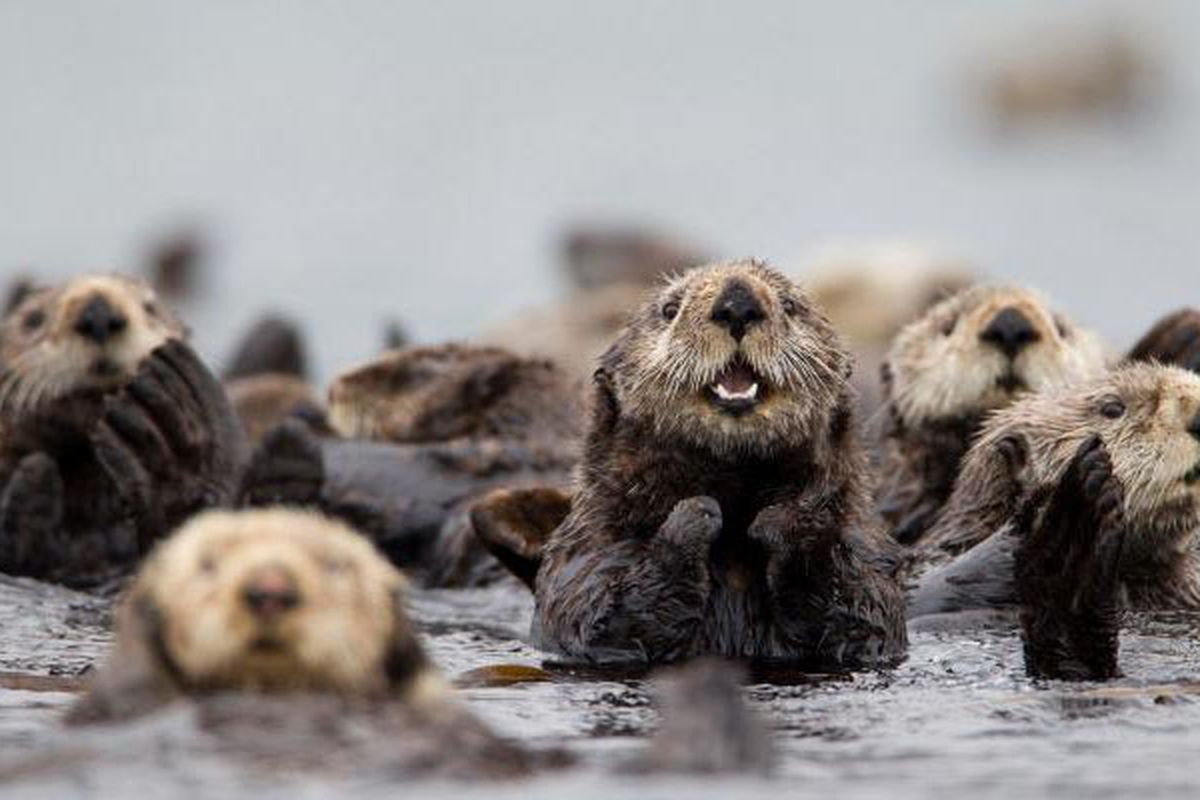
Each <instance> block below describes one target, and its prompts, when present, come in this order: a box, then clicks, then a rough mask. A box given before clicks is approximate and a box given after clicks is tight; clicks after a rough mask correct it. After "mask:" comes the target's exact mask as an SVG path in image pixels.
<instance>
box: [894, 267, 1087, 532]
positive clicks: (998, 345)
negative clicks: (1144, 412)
mask: <svg viewBox="0 0 1200 800" xmlns="http://www.w3.org/2000/svg"><path fill="white" fill-rule="evenodd" d="M1105 368H1106V367H1105V358H1104V353H1103V350H1102V348H1101V346H1100V344H1099V343H1098V341H1097V339H1096V338H1095V337H1094V336H1093V335H1092V334H1091V333H1089V332H1088V331H1086V330H1084V329H1082V328H1080V327H1078V326H1077V325H1075V324H1073V323H1072V322H1070V321H1068V320H1067V319H1066V318H1065V317H1063V316H1062V315H1061V314H1057V313H1055V312H1052V311H1051V310H1049V309H1048V308H1047V306H1046V304H1045V303H1044V302H1043V301H1042V299H1041V298H1039V297H1038V296H1037V295H1036V294H1034V293H1032V292H1030V291H1028V290H1025V289H1020V288H1017V287H1009V286H1001V287H976V288H973V289H968V290H967V291H965V292H961V293H959V294H956V295H954V296H952V297H950V298H947V299H946V300H944V301H943V302H941V303H939V304H938V305H936V306H934V307H933V308H931V309H930V310H929V311H928V312H927V313H926V314H925V315H924V316H922V317H921V318H920V319H918V320H916V321H915V322H913V323H911V324H910V325H908V326H906V327H905V328H904V330H903V331H901V333H900V334H899V335H898V336H897V337H896V341H895V343H894V344H893V346H892V348H891V352H890V354H889V355H888V359H887V361H886V362H885V364H884V367H883V370H882V375H883V385H884V396H885V406H886V409H887V414H888V417H887V422H886V427H885V430H884V441H883V447H882V455H881V462H882V468H881V470H880V474H881V476H882V483H881V486H880V490H879V497H880V509H881V511H882V513H883V516H884V518H885V519H886V520H887V522H888V523H889V525H891V526H892V529H893V533H894V535H895V537H896V538H897V539H898V540H899V541H901V542H903V543H905V544H911V543H913V542H915V541H917V540H919V539H920V538H921V536H922V535H923V534H924V533H925V532H926V530H928V528H929V526H930V525H931V524H932V523H933V521H934V519H935V518H936V516H937V514H938V512H939V511H940V510H941V509H942V507H943V505H944V504H945V502H946V500H947V498H948V497H949V496H950V492H951V490H952V488H953V486H954V479H955V477H956V476H957V475H958V471H959V467H960V464H961V462H962V459H963V457H964V455H965V454H966V452H967V448H968V447H969V446H970V444H971V441H972V439H973V437H974V436H975V434H976V433H977V432H978V430H979V428H980V426H981V424H982V421H983V419H984V417H985V416H986V415H987V414H989V413H990V412H993V411H995V410H997V409H1000V408H1004V407H1005V406H1007V405H1008V404H1010V403H1012V402H1013V401H1014V400H1016V399H1017V398H1018V397H1021V396H1022V395H1024V394H1026V393H1029V392H1036V391H1041V390H1044V389H1048V388H1052V387H1054V386H1056V385H1060V384H1064V383H1069V382H1072V381H1076V380H1079V379H1083V378H1088V377H1093V376H1096V375H1099V374H1101V373H1102V372H1103V371H1104V369H1105Z"/></svg>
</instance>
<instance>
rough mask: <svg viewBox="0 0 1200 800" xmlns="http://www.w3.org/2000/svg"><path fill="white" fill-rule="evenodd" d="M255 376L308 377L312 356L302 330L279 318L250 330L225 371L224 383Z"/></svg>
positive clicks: (270, 316) (270, 318) (269, 318)
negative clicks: (306, 346) (310, 356)
mask: <svg viewBox="0 0 1200 800" xmlns="http://www.w3.org/2000/svg"><path fill="white" fill-rule="evenodd" d="M255 375H292V376H294V377H297V378H305V377H307V376H308V354H307V351H306V349H305V346H304V337H303V335H302V334H301V333H300V328H299V326H297V325H296V323H294V322H292V321H291V320H290V319H288V318H287V317H284V316H280V315H278V314H268V315H266V316H264V317H263V318H262V319H260V320H258V321H257V322H255V323H254V325H252V326H251V327H250V330H249V331H247V333H246V335H245V336H243V337H242V340H241V342H240V343H239V344H238V346H237V347H236V348H235V350H234V354H233V356H232V357H231V358H230V359H229V365H228V366H227V367H226V368H225V375H224V379H225V380H226V381H234V380H237V379H238V378H249V377H253V376H255Z"/></svg>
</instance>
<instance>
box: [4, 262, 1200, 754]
mask: <svg viewBox="0 0 1200 800" xmlns="http://www.w3.org/2000/svg"><path fill="white" fill-rule="evenodd" d="M295 353H296V348H295V343H294V342H293V341H291V340H290V338H289V332H287V331H286V330H285V331H283V332H282V333H281V332H279V331H277V330H274V329H273V328H271V326H267V328H266V329H262V330H260V331H259V333H258V335H257V336H256V337H254V338H253V339H252V340H251V341H250V342H249V343H248V345H247V347H246V348H245V349H244V350H243V352H242V353H241V357H240V358H239V359H238V360H237V362H238V366H237V369H236V370H234V372H235V373H236V374H233V375H228V376H227V378H226V380H225V381H224V382H223V381H222V380H221V379H219V378H217V377H216V376H215V375H214V374H213V372H212V371H211V370H210V369H209V368H208V367H206V366H205V364H204V363H203V362H202V361H201V359H200V358H199V357H198V356H197V355H196V354H195V352H194V351H193V350H192V349H191V347H190V346H189V345H188V344H187V331H186V328H185V327H184V326H183V325H182V324H181V323H180V322H179V320H178V319H177V317H176V316H175V315H173V314H172V312H171V311H170V310H169V309H168V308H166V307H165V306H164V304H163V303H162V302H161V301H160V300H159V299H158V298H157V297H156V295H155V293H154V292H153V291H152V290H151V289H149V288H148V287H147V286H146V285H145V284H143V283H141V282H140V281H137V280H134V279H130V278H120V277H114V276H88V277H81V278H77V279H74V280H70V281H67V282H65V283H63V284H62V285H60V286H57V287H53V288H48V289H38V290H32V291H30V292H28V293H26V294H25V295H24V296H22V297H20V298H19V299H18V300H17V301H15V302H14V303H13V305H12V306H11V308H10V309H9V310H8V311H7V312H6V314H5V316H4V319H3V321H2V323H0V362H2V363H0V367H2V374H0V465H2V466H0V469H2V472H3V475H2V479H3V489H2V490H0V572H4V573H8V574H10V575H18V576H29V577H33V578H37V579H41V580H46V581H53V582H58V583H62V584H66V585H69V586H72V587H75V588H80V589H84V590H89V591H94V592H98V593H104V594H107V595H111V594H113V593H119V594H118V599H117V601H116V602H117V615H116V618H117V643H116V645H115V649H114V651H113V653H112V656H111V658H110V660H109V662H108V663H107V664H106V665H105V666H103V667H102V668H101V669H100V670H99V672H98V674H97V675H96V677H95V679H94V680H93V682H92V685H91V688H90V690H89V691H88V692H87V693H86V695H85V696H84V697H83V698H82V699H81V700H80V701H79V703H78V704H77V705H76V707H75V708H74V709H73V711H72V712H71V715H70V718H71V719H72V720H74V721H77V722H89V723H98V722H106V723H115V722H120V721H122V720H127V719H129V718H131V717H135V716H139V715H142V714H146V713H148V712H150V711H152V710H154V709H157V708H159V707H161V706H163V705H164V704H167V703H170V702H173V701H175V700H179V699H181V698H202V697H212V696H217V695H225V694H227V693H236V694H239V695H245V696H247V697H249V696H253V697H256V698H260V699H262V698H267V699H268V700H269V698H273V697H278V696H281V695H284V696H289V697H294V696H297V695H305V696H318V695H319V696H322V697H333V698H339V701H344V702H347V703H350V704H351V705H353V706H356V707H360V708H370V709H374V710H375V711H374V712H373V713H381V712H378V709H380V708H385V707H386V708H388V709H391V711H389V712H387V715H385V716H387V718H388V720H390V722H389V723H388V724H390V725H392V726H393V729H394V730H396V731H399V730H401V729H403V730H405V731H408V732H410V733H411V731H412V730H414V729H421V730H427V731H437V732H440V733H438V734H437V735H436V736H433V737H432V739H433V740H434V741H439V742H442V744H443V745H444V744H445V743H446V742H450V741H453V742H455V743H456V744H455V746H453V747H449V748H446V747H441V749H440V750H439V752H449V751H454V757H456V758H457V757H461V756H462V755H463V754H464V753H465V754H471V753H474V754H479V753H487V754H488V755H489V757H490V758H491V760H492V762H493V763H499V762H502V763H505V764H508V765H509V767H511V768H512V769H520V768H523V767H524V766H527V760H523V758H524V757H523V756H520V755H518V751H516V750H513V751H512V752H510V751H509V750H508V749H505V748H506V747H507V746H506V745H505V744H504V743H503V742H501V741H500V740H498V739H496V738H495V737H494V736H492V735H491V734H490V733H489V732H488V731H487V729H486V728H485V727H484V726H483V725H482V724H481V723H479V722H477V721H475V720H474V719H473V718H471V717H470V715H469V714H467V713H466V712H465V711H463V710H462V709H461V708H459V707H458V706H456V705H454V704H453V703H451V702H449V701H448V699H447V692H446V691H445V690H444V684H443V683H442V682H441V680H440V678H438V676H437V673H436V672H435V670H434V669H433V667H432V665H431V664H430V662H429V661H428V659H427V658H426V656H425V655H424V653H423V651H422V648H421V646H420V644H419V642H418V639H417V637H416V633H417V631H416V629H415V627H414V625H413V623H412V622H411V621H410V620H409V617H408V616H407V614H406V612H405V609H404V586H405V579H404V578H402V577H401V572H403V573H404V574H405V575H407V577H408V578H409V579H411V580H415V581H418V582H421V583H423V584H426V585H431V586H442V587H456V586H457V587H462V586H477V585H481V584H485V583H497V582H508V583H510V584H511V585H512V587H513V591H525V589H524V588H522V584H523V585H524V586H527V587H528V588H529V590H531V591H532V592H533V594H534V598H535V609H534V616H533V626H532V631H531V640H532V642H533V643H534V644H535V645H536V646H537V647H539V648H540V649H542V650H543V651H545V652H547V653H550V654H553V655H554V656H555V657H556V658H559V659H566V660H569V661H582V662H589V663H596V664H607V663H628V662H636V663H640V664H652V665H656V664H665V663H671V662H681V661H686V660H691V659H696V658H698V657H704V656H717V657H722V658H729V659H745V660H756V661H760V660H761V661H769V662H771V663H773V664H776V665H783V666H785V667H786V668H789V669H795V670H830V669H836V670H846V669H856V668H863V667H869V666H875V665H881V664H888V663H894V662H895V661H897V660H898V659H901V658H902V657H903V656H904V653H905V649H906V646H907V635H906V625H907V623H908V622H909V621H910V620H911V619H912V618H915V617H917V616H924V615H929V614H940V613H955V612H965V611H970V610H973V609H990V610H995V609H1011V610H1013V611H1016V612H1019V619H1020V627H1021V631H1022V636H1023V640H1024V643H1025V660H1026V668H1027V669H1028V671H1029V672H1030V674H1031V675H1034V676H1038V677H1051V678H1068V679H1107V678H1111V677H1114V676H1116V675H1117V674H1118V670H1119V665H1118V638H1119V637H1118V634H1119V629H1120V625H1121V614H1122V611H1123V610H1124V609H1126V608H1130V607H1132V608H1172V607H1184V608H1190V607H1196V606H1197V605H1200V565H1197V564H1196V563H1195V555H1194V553H1195V549H1196V546H1197V542H1196V534H1197V532H1198V531H1200V376H1198V375H1197V374H1196V373H1195V372H1193V371H1191V370H1200V314H1198V313H1196V312H1180V313H1177V314H1174V315H1172V316H1170V317H1168V318H1166V319H1164V320H1163V321H1162V322H1161V323H1159V324H1158V325H1156V326H1155V328H1154V329H1153V330H1151V331H1150V332H1149V333H1148V334H1147V335H1146V337H1145V338H1144V339H1143V340H1142V341H1141V342H1139V343H1138V345H1137V346H1136V347H1134V348H1133V350H1132V351H1131V352H1130V353H1129V354H1128V355H1127V356H1126V357H1124V358H1123V359H1119V360H1117V359H1113V358H1111V357H1110V356H1109V355H1108V354H1107V353H1106V351H1105V350H1104V348H1103V347H1102V346H1101V345H1100V343H1099V341H1098V340H1097V338H1096V337H1095V336H1094V335H1092V334H1091V333H1089V332H1088V331H1086V330H1084V329H1082V328H1080V327H1078V326H1077V325H1075V324H1074V323H1073V322H1071V321H1070V320H1068V319H1067V318H1065V317H1064V316H1063V315H1061V314H1060V313H1057V312H1054V311H1052V310H1051V309H1049V308H1048V307H1047V305H1046V304H1045V302H1044V301H1043V300H1042V299H1041V298H1039V297H1038V296H1037V295H1036V294H1034V293H1032V292H1030V291H1027V290H1024V289H1020V288H1014V287H975V288H967V289H963V290H961V291H958V292H956V293H954V294H952V295H950V296H949V297H946V298H945V299H943V300H941V301H939V302H936V303H935V304H933V305H932V306H930V307H928V308H927V309H926V310H925V311H924V312H923V314H921V316H920V317H919V318H918V319H916V320H915V321H913V322H911V323H910V324H908V325H907V326H905V327H904V328H903V330H902V331H901V332H900V333H899V335H898V336H897V337H896V338H895V340H894V343H893V344H892V346H891V348H890V350H889V351H888V354H887V356H886V358H885V359H884V363H883V366H882V370H881V372H882V376H883V381H882V388H883V391H882V400H881V409H880V412H879V413H880V415H881V417H882V418H883V419H884V420H885V424H884V425H883V426H882V427H883V431H882V436H881V438H880V439H879V441H874V442H871V441H867V439H868V437H867V436H866V435H865V434H864V433H863V432H862V431H860V425H859V421H858V419H857V417H858V416H859V414H860V404H859V401H858V398H857V392H856V389H855V388H854V384H853V383H852V380H851V379H852V376H853V370H854V358H853V357H852V355H851V353H850V352H849V350H848V348H847V346H846V345H845V344H844V343H843V341H842V339H841V338H840V337H839V334H838V332H837V331H836V330H835V329H834V327H833V325H832V324H831V323H830V322H829V320H828V319H827V318H826V317H825V316H824V314H823V312H822V310H821V309H820V308H818V307H817V305H816V303H815V302H814V301H813V299H812V298H811V297H810V296H809V295H808V294H806V293H805V291H804V290H802V289H801V288H800V286H798V285H797V284H796V283H794V282H793V281H792V280H790V279H789V278H787V277H786V276H785V275H783V274H782V273H780V272H778V271H776V270H774V269H772V268H771V267H769V266H767V265H766V264H764V263H762V262H759V261H753V260H744V261H735V262H728V263H722V264H716V265H710V266H698V267H695V268H692V269H688V270H686V271H684V272H682V273H681V274H679V275H678V276H677V277H675V278H673V279H670V280H669V281H668V282H667V283H666V284H665V285H663V286H662V287H661V288H660V289H659V290H658V291H657V293H656V294H655V296H654V297H653V298H652V299H650V300H648V301H647V302H644V303H643V304H642V305H640V306H639V307H636V308H634V309H631V310H630V314H629V317H628V320H627V322H626V323H625V324H624V327H623V328H622V329H621V330H620V332H619V334H618V335H617V336H616V339H615V341H613V342H612V343H611V346H610V347H608V349H607V350H606V351H605V352H604V354H603V355H602V356H601V357H600V358H599V360H598V362H597V363H596V364H595V369H594V373H593V375H592V379H591V381H590V389H589V390H587V391H586V392H585V391H582V390H581V389H580V388H579V387H578V386H577V384H576V382H575V381H574V380H573V379H572V378H571V377H570V375H571V374H572V373H573V372H577V371H578V369H579V365H570V366H569V368H566V369H564V368H563V367H561V366H559V365H557V364H555V363H553V362H551V361H549V360H543V359H536V358H529V357H524V356H519V355H516V354H514V353H512V352H510V351H508V350H505V349H502V348H499V347H489V346H467V345H443V346H436V347H416V348H408V349H400V350H395V351H392V352H389V353H387V354H385V355H384V356H383V357H381V358H379V359H378V360H376V361H374V362H372V363H370V364H368V365H366V366H363V367H360V368H358V369H355V370H352V371H350V372H348V373H346V374H344V375H343V376H341V377H340V378H338V379H337V380H336V381H335V382H334V384H333V385H332V387H331V389H330V391H329V396H328V403H327V404H325V403H322V402H321V401H320V400H319V399H318V398H317V396H316V394H315V393H314V392H313V391H312V390H311V389H310V388H309V386H308V384H307V383H306V381H305V379H304V377H303V375H302V374H301V373H302V371H303V370H302V366H301V365H298V363H297V361H298V359H297V358H296V355H295ZM397 568H399V569H397ZM266 701H267V700H264V702H266ZM389 715H390V716H389ZM397 715H399V716H397ZM397 720H402V721H397ZM497 754H500V755H497ZM424 756H425V757H428V753H425V754H424ZM446 757H448V758H449V757H451V756H449V755H447V756H446Z"/></svg>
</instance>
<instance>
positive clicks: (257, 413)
mask: <svg viewBox="0 0 1200 800" xmlns="http://www.w3.org/2000/svg"><path fill="white" fill-rule="evenodd" d="M225 392H226V394H228V395H229V402H230V403H232V404H233V408H234V410H235V411H236V412H237V415H238V419H240V420H241V421H242V427H243V428H245V430H246V436H247V438H248V439H249V441H250V444H251V445H252V446H257V445H259V444H260V443H261V442H262V441H263V439H264V437H266V435H267V434H268V433H269V432H270V431H272V430H274V429H275V428H276V427H278V426H279V425H280V424H282V423H283V422H285V421H286V420H289V419H293V418H297V419H301V420H303V421H305V422H306V423H308V424H309V425H310V426H311V427H312V428H313V430H315V431H318V432H321V433H327V432H329V430H330V429H329V424H328V422H327V420H326V415H325V407H324V405H323V404H322V403H321V401H320V400H319V399H318V398H317V396H316V393H315V392H314V391H313V389H312V387H311V386H309V385H308V382H307V381H305V380H304V379H302V378H298V377H296V376H295V375H287V374H283V373H264V374H261V375H252V376H249V377H245V378H236V379H234V380H231V381H227V382H226V384H225Z"/></svg>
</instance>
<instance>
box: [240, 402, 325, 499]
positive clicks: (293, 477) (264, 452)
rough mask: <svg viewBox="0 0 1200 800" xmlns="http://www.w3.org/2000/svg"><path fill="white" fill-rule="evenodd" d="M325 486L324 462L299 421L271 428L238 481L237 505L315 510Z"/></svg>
mask: <svg viewBox="0 0 1200 800" xmlns="http://www.w3.org/2000/svg"><path fill="white" fill-rule="evenodd" d="M324 483H325V461H324V456H323V455H322V453H321V443H320V441H319V440H318V439H317V436H316V434H314V433H313V432H312V430H311V429H310V428H309V427H308V426H307V425H306V424H305V423H303V422H301V421H299V420H287V421H285V422H283V423H280V424H279V425H277V426H275V428H273V429H272V430H271V431H270V432H269V433H267V435H266V436H264V437H263V440H262V443H261V444H260V445H259V446H258V449H257V450H255V451H254V454H253V455H252V456H251V457H250V464H249V466H247V468H246V472H245V475H244V476H243V478H242V484H241V487H240V488H239V490H238V501H239V503H240V504H241V505H247V506H272V505H287V506H317V505H319V504H320V501H321V489H322V487H323V486H324Z"/></svg>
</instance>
